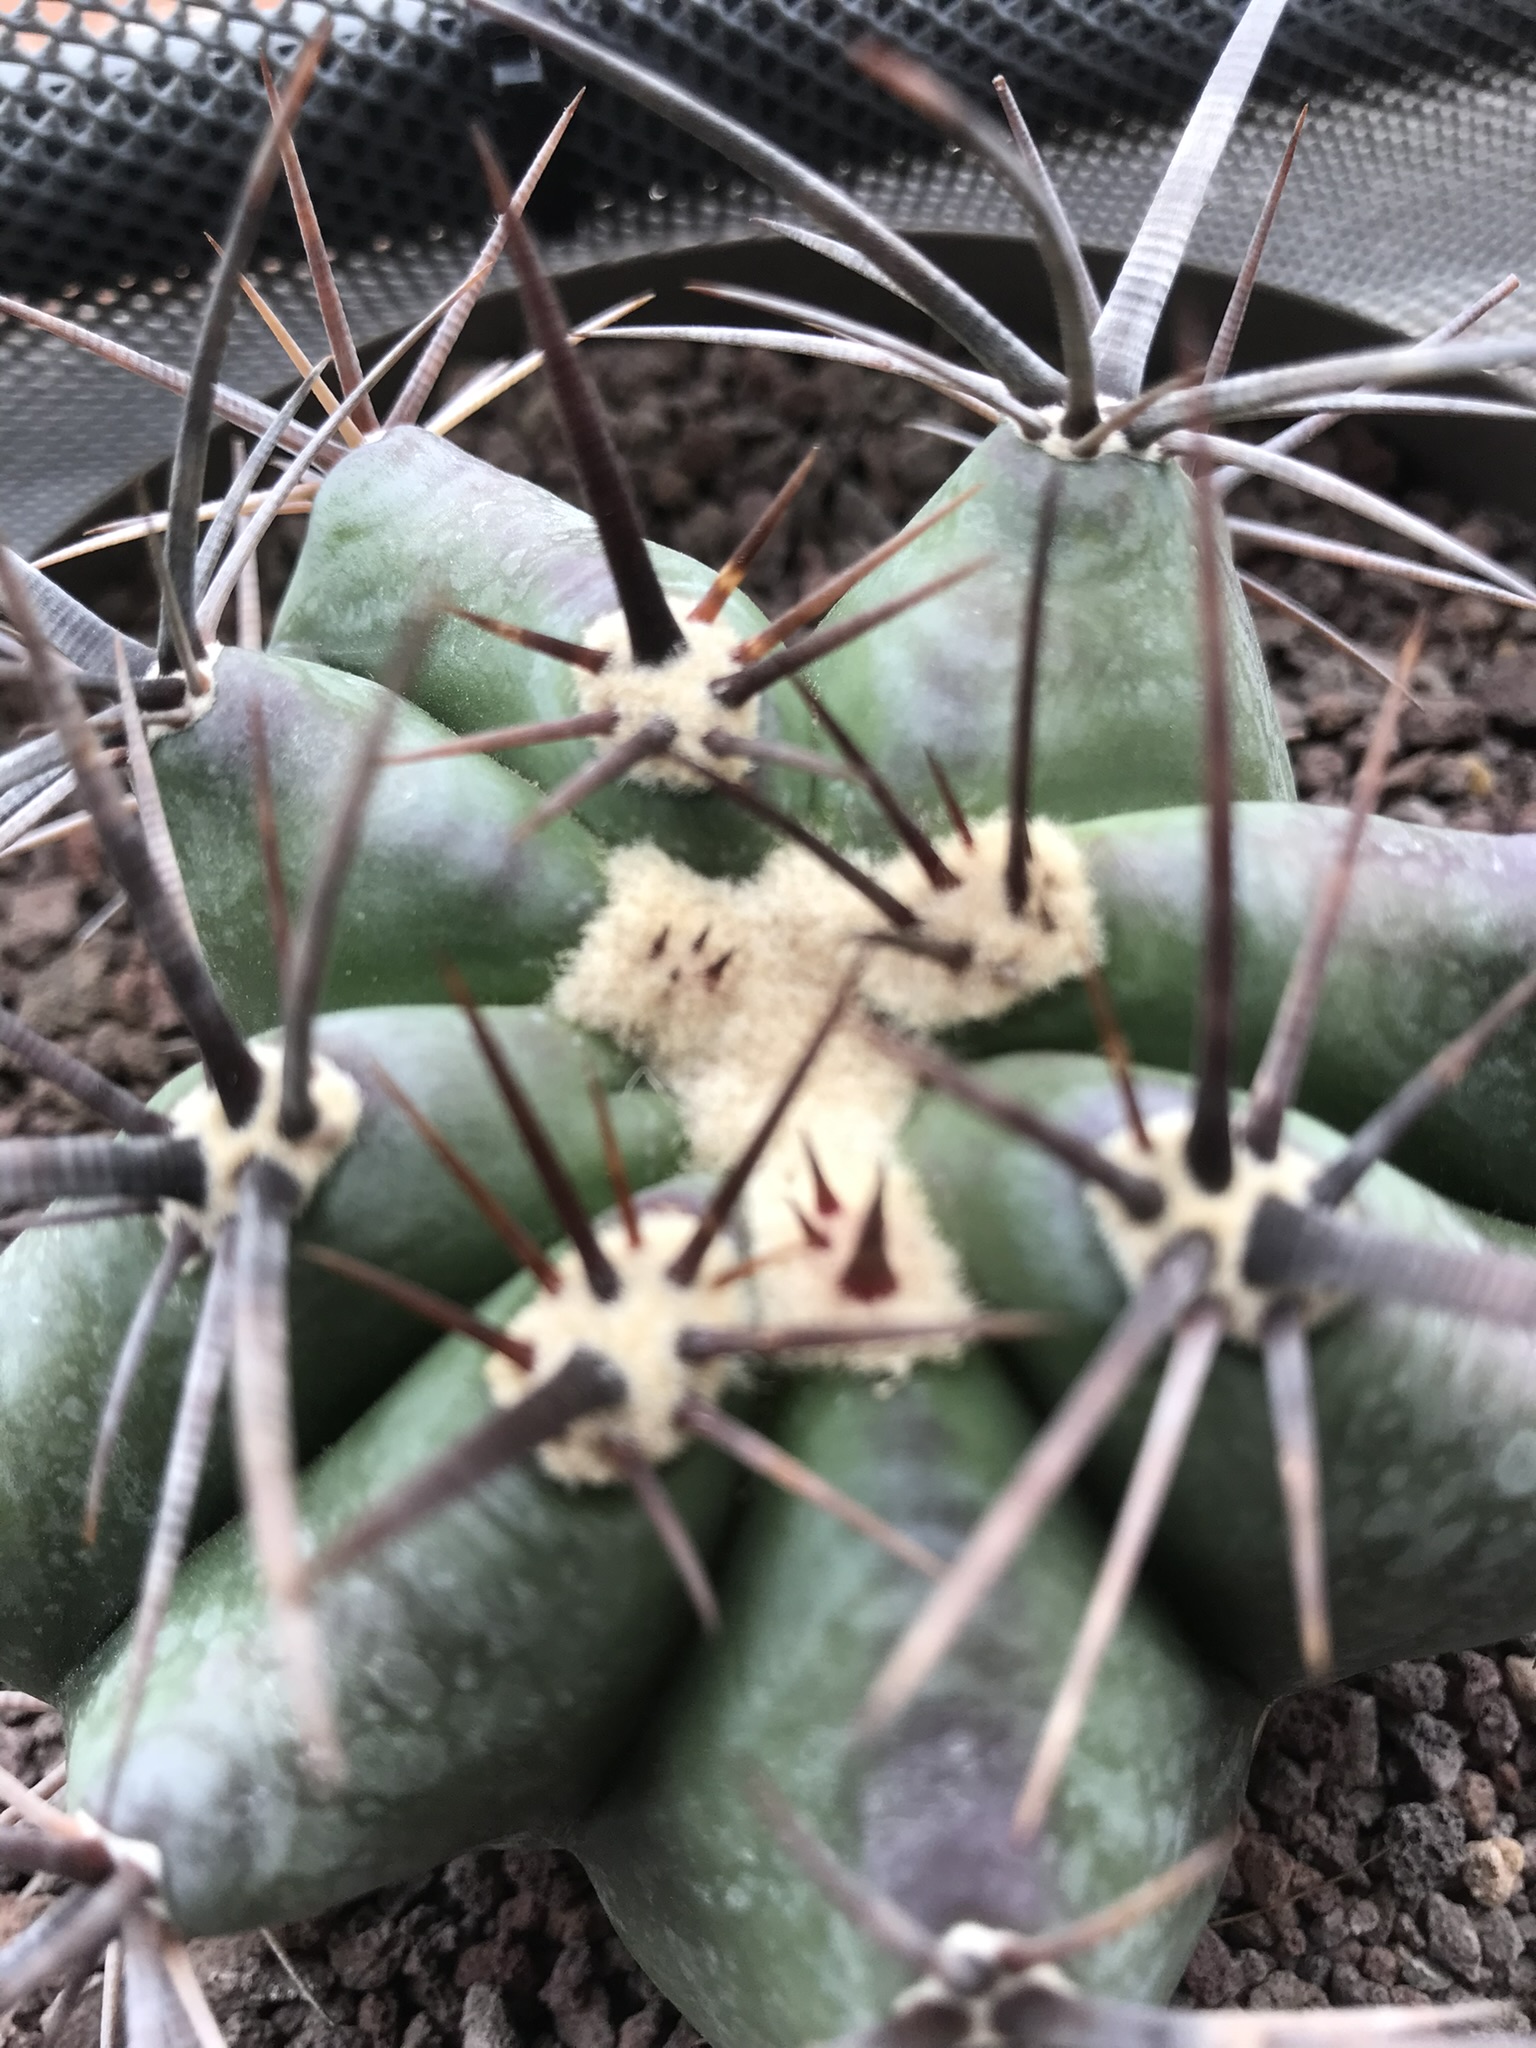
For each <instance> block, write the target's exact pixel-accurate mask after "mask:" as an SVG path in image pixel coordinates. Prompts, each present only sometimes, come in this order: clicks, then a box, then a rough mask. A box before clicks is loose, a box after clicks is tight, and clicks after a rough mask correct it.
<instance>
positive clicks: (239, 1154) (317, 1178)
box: [162, 1045, 363, 1245]
mask: <svg viewBox="0 0 1536 2048" xmlns="http://www.w3.org/2000/svg"><path fill="white" fill-rule="evenodd" d="M249 1050H250V1054H251V1057H252V1059H254V1060H255V1062H256V1064H257V1066H258V1067H259V1068H260V1069H261V1094H260V1096H259V1097H258V1098H257V1102H256V1111H255V1114H254V1115H253V1116H252V1117H251V1119H250V1121H249V1122H248V1123H244V1124H242V1125H241V1127H240V1128H239V1130H232V1129H231V1128H230V1126H229V1123H228V1120H227V1119H226V1117H225V1115H224V1106H223V1104H222V1103H221V1102H220V1101H219V1098H218V1096H217V1095H216V1094H215V1093H214V1091H213V1090H212V1089H211V1088H210V1087H209V1086H208V1084H207V1082H206V1081H204V1082H201V1083H199V1085H198V1086H197V1087H196V1088H194V1089H192V1091H191V1092H190V1093H189V1094H187V1095H184V1096H183V1097H182V1099H181V1101H180V1102H178V1103H177V1104H176V1106H175V1108H174V1109H172V1110H171V1112H170V1119H171V1129H172V1131H173V1132H174V1133H175V1135H176V1136H177V1137H178V1138H195V1139H196V1140H197V1143H198V1144H199V1146H200V1147H201V1148H202V1154H203V1169H204V1172H205V1173H206V1175H207V1180H208V1192H207V1196H206V1199H205V1200H204V1203H203V1206H202V1207H201V1208H200V1209H194V1208H191V1207H190V1206H188V1205H187V1204H186V1203H183V1202H167V1203H165V1204H164V1205H163V1209H162V1216H163V1219H164V1221H165V1222H166V1223H167V1225H169V1224H171V1223H174V1222H178V1221H180V1222H186V1223H189V1224H190V1225H191V1226H192V1228H193V1229H194V1230H195V1231H196V1232H197V1234H198V1235H199V1237H201V1238H202V1240H203V1242H204V1243H205V1244H210V1245H211V1244H212V1242H213V1240H214V1239H215V1237H217V1235H218V1233H219V1230H220V1228H221V1226H222V1225H223V1224H225V1223H226V1222H227V1221H228V1220H229V1218H230V1217H231V1216H232V1215H233V1214H234V1213H235V1208H236V1205H237V1204H238V1202H239V1199H240V1194H239V1183H240V1176H241V1174H242V1173H243V1172H244V1171H245V1169H246V1167H247V1166H249V1165H250V1163H251V1161H252V1160H253V1159H267V1160H270V1161H271V1162H272V1164H273V1165H274V1166H280V1167H281V1168H282V1170H283V1172H284V1173H286V1174H287V1175H288V1176H289V1177H290V1179H292V1180H293V1181H294V1182H295V1183H296V1184H297V1186H298V1189H299V1194H300V1198H301V1204H302V1202H307V1201H308V1200H309V1198H310V1196H311V1195H312V1194H313V1193H314V1191H315V1189H316V1188H317V1187H318V1186H319V1185H320V1183H321V1181H322V1180H323V1179H324V1178H325V1176H326V1174H327V1173H328V1172H329V1171H330V1169H331V1167H332V1166H334V1165H335V1163H336V1161H337V1159H338V1158H340V1156H341V1154H342V1153H343V1152H344V1151H345V1150H346V1149H347V1147H348V1145H350V1144H351V1142H352V1140H353V1138H354V1137H355V1135H356V1133H357V1125H358V1119H359V1118H360V1117H361V1115H362V1113H363V1094H362V1090H361V1089H360V1088H359V1087H358V1085H357V1083H356V1082H355V1081H354V1080H353V1078H352V1076H351V1075H350V1074H347V1073H343V1071H342V1070H341V1068H340V1067H338V1066H337V1065H336V1063H335V1061H334V1060H328V1059H327V1058H326V1057H325V1056H324V1054H323V1053H316V1054H315V1055H314V1056H313V1058H312V1059H311V1060H310V1064H309V1094H310V1100H311V1101H312V1102H313V1104H314V1106H315V1127H314V1129H313V1130H312V1131H310V1133H309V1134H308V1136H307V1137H303V1138H285V1137H284V1136H283V1134H282V1132H281V1131H280V1130H279V1129H278V1121H277V1120H278V1111H279V1109H280V1108H281V1106H282V1092H283V1051H282V1047H281V1046H278V1045H253V1046H251V1047H250V1048H249Z"/></svg>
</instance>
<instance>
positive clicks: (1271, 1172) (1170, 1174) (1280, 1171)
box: [1084, 1109, 1336, 1344]
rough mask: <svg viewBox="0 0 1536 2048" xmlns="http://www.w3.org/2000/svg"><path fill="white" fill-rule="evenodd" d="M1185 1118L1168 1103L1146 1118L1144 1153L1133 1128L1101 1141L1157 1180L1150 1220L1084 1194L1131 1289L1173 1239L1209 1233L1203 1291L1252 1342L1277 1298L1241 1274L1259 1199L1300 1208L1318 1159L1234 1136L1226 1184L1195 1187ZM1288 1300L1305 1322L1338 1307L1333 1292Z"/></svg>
mask: <svg viewBox="0 0 1536 2048" xmlns="http://www.w3.org/2000/svg"><path fill="white" fill-rule="evenodd" d="M1190 1123H1191V1116H1190V1112H1189V1111H1188V1110H1185V1109H1166V1110H1163V1111H1161V1112H1160V1113H1159V1114H1158V1115H1157V1116H1153V1117H1149V1118H1148V1119H1147V1136H1148V1138H1149V1139H1150V1140H1151V1145H1152V1149H1151V1151H1150V1152H1143V1151H1142V1149H1141V1147H1140V1146H1139V1145H1138V1144H1137V1142H1136V1138H1135V1134H1134V1133H1133V1132H1131V1131H1128V1130H1120V1131H1116V1132H1115V1134H1114V1136H1113V1137H1111V1138H1107V1139H1106V1140H1105V1141H1104V1143H1103V1144H1102V1145H1100V1147H1099V1150H1100V1151H1101V1152H1102V1153H1103V1154H1104V1156H1105V1158H1106V1159H1112V1160H1113V1161H1114V1163H1115V1164H1116V1165H1117V1166H1123V1167H1125V1168H1126V1169H1127V1170H1128V1171H1130V1172H1132V1173H1138V1174H1141V1175H1143V1176H1144V1177H1145V1178H1146V1179H1148V1180H1155V1181H1156V1182H1157V1184H1158V1186H1159V1187H1161V1189H1162V1190H1163V1194H1164V1197H1165V1206H1164V1209H1163V1213H1162V1215H1161V1216H1159V1217H1157V1218H1155V1219H1154V1221H1152V1222H1150V1223H1138V1222H1136V1221H1135V1219H1134V1218H1132V1217H1130V1216H1127V1215H1126V1213H1125V1211H1124V1210H1123V1209H1122V1208H1121V1206H1120V1204H1119V1203H1118V1202H1117V1201H1116V1200H1115V1198H1114V1196H1113V1195H1111V1194H1110V1193H1109V1192H1108V1190H1107V1189H1105V1188H1094V1187H1090V1188H1087V1189H1085V1190H1084V1193H1085V1195H1086V1198H1087V1201H1088V1205H1089V1207H1090V1208H1091V1209H1092V1211H1093V1215H1094V1218H1095V1220H1096V1222H1097V1223H1098V1226H1099V1230H1100V1233H1101V1234H1102V1236H1103V1238H1104V1242H1105V1243H1106V1244H1107V1245H1108V1247H1109V1251H1110V1255H1111V1257H1112V1258H1113V1259H1114V1261H1115V1264H1116V1265H1117V1266H1118V1267H1119V1269H1120V1273H1121V1276H1122V1278H1123V1279H1124V1281H1125V1284H1126V1286H1127V1288H1128V1289H1129V1290H1130V1291H1131V1292H1133V1293H1134V1292H1135V1290H1136V1289H1137V1288H1138V1287H1140V1285H1141V1283H1142V1282H1143V1281H1144V1280H1145V1279H1146V1277H1147V1273H1148V1271H1149V1270H1150V1268H1151V1267H1152V1266H1153V1264H1154V1263H1155V1262H1156V1261H1157V1260H1158V1259H1159V1258H1160V1257H1161V1256H1162V1254H1163V1253H1164V1252H1165V1251H1167V1249H1168V1247H1169V1246H1170V1245H1171V1244H1172V1243H1173V1242H1174V1241H1175V1239H1177V1238H1181V1237H1186V1236H1188V1235H1190V1234H1191V1233H1192V1232H1196V1231H1198V1232H1199V1233H1200V1234H1201V1235H1203V1236H1204V1237H1206V1238H1208V1239H1209V1240H1210V1243H1211V1247H1212V1250H1213V1253H1214V1260H1213V1263H1212V1266H1211V1274H1210V1279H1209V1281H1208V1282H1207V1284H1206V1288H1205V1292H1206V1295H1207V1296H1208V1297H1209V1298H1210V1299H1212V1300H1215V1301H1219V1302H1221V1303H1222V1305H1223V1306H1224V1307H1225V1309H1226V1311H1227V1327H1228V1333H1229V1335H1231V1336H1233V1337H1236V1338H1238V1339H1240V1340H1241V1341H1242V1342H1244V1343H1247V1344H1257V1343H1258V1341H1259V1339H1260V1336H1261V1334H1262V1331H1263V1326H1264V1319H1265V1317H1266V1316H1267V1315H1268V1314H1269V1311H1270V1310H1271V1309H1272V1308H1273V1307H1274V1305H1275V1301H1276V1299H1277V1296H1276V1295H1275V1293H1274V1292H1273V1291H1271V1290H1270V1289H1268V1288H1259V1287H1250V1286H1249V1285H1248V1283H1247V1281H1245V1280H1244V1278H1243V1270H1242V1269H1243V1257H1244V1254H1245V1253H1246V1251H1247V1249H1248V1239H1249V1235H1250V1233H1251V1232H1252V1229H1253V1219H1254V1216H1255V1215H1256V1214H1257V1212H1258V1208H1259V1205H1260V1203H1262V1202H1263V1201H1264V1200H1265V1199H1266V1198H1267V1197H1268V1196H1271V1195H1273V1196H1276V1197H1277V1198H1278V1199H1279V1200H1280V1201H1282V1202H1290V1203H1292V1204H1293V1205H1294V1206H1295V1207H1297V1208H1305V1207H1306V1206H1307V1203H1308V1200H1309V1196H1308V1190H1309V1188H1310V1186H1311V1184H1312V1182H1313V1180H1314V1179H1315V1178H1316V1176H1317V1161H1316V1159H1314V1158H1313V1157H1312V1156H1311V1154H1309V1153H1306V1152H1302V1151H1300V1150H1299V1149H1298V1148H1297V1147H1296V1146H1294V1145H1285V1144H1282V1145H1281V1147H1280V1150H1279V1151H1278V1152H1277V1154H1276V1155H1275V1157H1274V1158H1273V1159H1255V1158H1254V1156H1253V1154H1252V1153H1251V1152H1249V1151H1247V1150H1245V1149H1244V1147H1243V1145H1242V1143H1241V1142H1238V1143H1237V1144H1235V1145H1234V1146H1233V1148H1232V1179H1231V1182H1230V1184H1229V1185H1228V1186H1227V1187H1225V1188H1223V1189H1222V1191H1221V1193H1220V1194H1214V1195H1213V1194H1211V1193H1210V1192H1209V1191H1208V1190H1207V1189H1205V1188H1203V1187H1201V1185H1200V1183H1199V1182H1198V1181H1197V1180H1196V1179H1195V1177H1194V1175H1193V1174H1192V1173H1191V1172H1190V1170H1189V1167H1188V1166H1187V1165H1186V1163H1185V1159H1184V1145H1185V1140H1186V1139H1187V1138H1188V1136H1189V1128H1190ZM1289 1298H1291V1299H1294V1300H1295V1301H1296V1303H1297V1306H1298V1307H1299V1308H1300V1310H1301V1313H1302V1315H1303V1317H1304V1319H1305V1320H1306V1321H1307V1322H1309V1323H1314V1322H1317V1321H1319V1320H1320V1319H1321V1318H1322V1317H1323V1316H1325V1315H1327V1314H1328V1313H1329V1311H1330V1309H1332V1308H1333V1307H1335V1306H1336V1303H1335V1301H1334V1298H1333V1297H1331V1296H1327V1295H1302V1296H1291V1297H1289Z"/></svg>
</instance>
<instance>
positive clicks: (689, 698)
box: [576, 598, 758, 791]
mask: <svg viewBox="0 0 1536 2048" xmlns="http://www.w3.org/2000/svg"><path fill="white" fill-rule="evenodd" d="M685 602H686V601H685V600H683V599H680V598H668V599H667V603H668V606H669V607H670V609H671V612H672V616H673V617H674V618H675V619H676V620H677V623H678V627H679V629H680V631H681V632H682V635H683V639H684V642H685V643H686V644H685V645H684V647H683V648H682V650H681V652H679V653H677V654H674V655H673V657H672V659H671V660H670V661H661V662H657V663H655V664H654V665H651V664H647V663H645V662H637V661H636V660H635V659H634V657H633V656H632V655H631V653H630V649H629V627H628V626H627V625H626V623H625V620H624V614H623V613H622V612H621V611H620V612H607V613H605V614H604V616H603V617H602V618H600V619H599V620H598V621H597V622H596V624H595V625H593V626H590V627H588V629H587V634H586V644H587V646H588V647H593V648H596V649H597V650H598V651H599V652H601V653H603V654H606V655H607V656H608V662H607V665H606V667H604V668H603V669H602V670H601V672H600V673H599V674H597V675H592V674H590V673H589V672H588V671H587V670H586V669H578V670H577V672H576V694H577V696H578V698H579V699H580V700H581V708H582V710H583V711H613V712H617V714H618V721H619V722H618V724H617V725H616V726H615V727H614V729H613V732H612V734H611V736H610V737H609V738H608V739H606V740H600V741H599V742H598V745H599V747H600V748H609V747H614V746H617V745H618V744H619V742H620V741H621V740H627V739H629V738H630V737H631V736H632V735H633V734H634V733H635V732H637V731H638V730H639V728H640V727H641V726H643V725H646V724H648V723H649V722H650V720H651V719H653V718H670V719H671V721H672V723H673V724H674V725H675V726H676V727H677V739H676V741H675V742H674V744H675V746H676V747H677V748H679V749H680V750H682V751H684V752H689V753H695V754H698V753H702V754H704V755H705V756H706V758H707V759H708V760H709V762H710V765H711V767H712V768H713V769H714V771H715V773H716V774H717V775H723V776H725V777H726V779H727V780H728V781H731V782H740V781H741V780H742V778H743V777H744V776H746V775H747V774H748V773H749V772H750V771H751V767H752V763H751V762H750V761H744V760H739V759H737V758H735V757H734V756H732V755H729V754H725V755H721V756H720V757H719V759H718V760H717V759H716V758H715V757H714V756H713V755H711V754H709V753H708V750H707V749H706V748H705V746H704V737H705V735H706V733H711V732H728V733H731V734H733V735H741V734H745V735H747V736H748V737H750V736H751V735H753V734H755V733H756V731H757V724H758V700H757V698H756V697H751V698H749V699H748V700H747V702H746V703H745V704H742V705H739V706H738V707H737V708H735V709H734V710H733V709H732V708H731V707H730V706H728V705H725V704H722V703H721V702H720V699H719V698H718V697H717V696H716V695H715V694H714V692H713V691H712V690H711V689H710V687H709V685H710V684H711V683H712V682H714V681H716V680H717V679H718V678H719V677H721V676H728V675H730V674H731V673H732V671H733V670H734V669H736V668H738V667H740V663H739V662H737V661H736V660H735V659H734V657H733V653H732V650H733V649H734V648H735V647H736V646H737V644H738V643H739V641H740V639H741V635H740V633H739V632H738V631H737V629H736V628H735V627H734V626H729V625H726V624H724V623H723V622H722V621H721V620H719V619H716V620H714V621H713V622H712V623H711V624H708V625H705V624H704V623H702V622H701V621H700V620H698V619H690V618H689V617H688V616H687V612H686V610H685ZM626 779H627V780H628V781H631V782H648V783H651V784H653V785H655V786H657V787H660V788H663V789H685V790H691V791H692V790H704V789H707V788H708V787H709V784H708V783H707V782H706V781H705V780H704V778H703V776H702V775H699V774H698V773H696V772H695V770H694V769H692V768H690V767H688V765H687V764H686V763H685V762H683V761H680V760H678V759H677V758H676V756H675V754H658V755H654V756H653V757H652V758H651V759H650V760H646V761H637V762H636V764H635V765H634V767H633V768H631V769H630V771H629V774H628V777H627V778H626Z"/></svg>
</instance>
